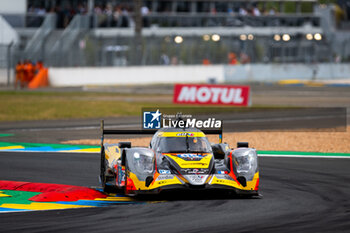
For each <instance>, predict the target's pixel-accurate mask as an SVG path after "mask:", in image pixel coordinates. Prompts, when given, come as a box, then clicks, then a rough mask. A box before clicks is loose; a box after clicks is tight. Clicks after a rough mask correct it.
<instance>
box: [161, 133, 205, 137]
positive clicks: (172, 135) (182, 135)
mask: <svg viewBox="0 0 350 233" xmlns="http://www.w3.org/2000/svg"><path fill="white" fill-rule="evenodd" d="M186 136H187V137H205V134H204V133H203V132H160V133H159V134H158V137H186Z"/></svg>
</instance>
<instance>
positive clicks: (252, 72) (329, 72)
mask: <svg viewBox="0 0 350 233" xmlns="http://www.w3.org/2000/svg"><path fill="white" fill-rule="evenodd" d="M224 77H225V80H226V81H227V82H247V81H248V82H249V81H250V82H275V81H279V80H285V79H299V80H333V79H348V78H349V79H350V64H331V63H324V64H315V65H306V64H248V65H238V66H224Z"/></svg>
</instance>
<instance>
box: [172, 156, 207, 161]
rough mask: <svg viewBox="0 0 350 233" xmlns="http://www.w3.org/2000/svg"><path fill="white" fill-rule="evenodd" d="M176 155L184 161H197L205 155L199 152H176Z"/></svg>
mask: <svg viewBox="0 0 350 233" xmlns="http://www.w3.org/2000/svg"><path fill="white" fill-rule="evenodd" d="M176 156H177V157H179V158H181V159H184V160H186V161H198V160H201V159H202V158H204V157H205V156H206V155H201V154H177V155H176Z"/></svg>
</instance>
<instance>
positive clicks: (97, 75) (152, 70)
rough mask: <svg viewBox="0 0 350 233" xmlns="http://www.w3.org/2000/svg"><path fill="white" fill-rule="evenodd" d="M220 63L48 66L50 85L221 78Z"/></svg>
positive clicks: (195, 80)
mask: <svg viewBox="0 0 350 233" xmlns="http://www.w3.org/2000/svg"><path fill="white" fill-rule="evenodd" d="M222 71H223V69H222V66H220V65H218V66H135V67H104V68H50V69H49V81H50V85H52V86H82V85H120V84H122V85H128V84H155V83H192V82H193V83H197V82H207V80H208V78H211V77H215V78H216V79H217V81H218V82H223V81H224V77H223V72H222Z"/></svg>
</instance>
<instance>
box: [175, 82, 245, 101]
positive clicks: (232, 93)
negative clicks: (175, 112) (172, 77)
mask: <svg viewBox="0 0 350 233" xmlns="http://www.w3.org/2000/svg"><path fill="white" fill-rule="evenodd" d="M249 92H250V88H249V86H237V85H206V84H203V85H202V84H175V86H174V99H173V102H174V103H177V104H216V105H235V106H248V105H249V96H250V93H249Z"/></svg>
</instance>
